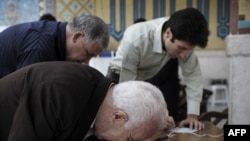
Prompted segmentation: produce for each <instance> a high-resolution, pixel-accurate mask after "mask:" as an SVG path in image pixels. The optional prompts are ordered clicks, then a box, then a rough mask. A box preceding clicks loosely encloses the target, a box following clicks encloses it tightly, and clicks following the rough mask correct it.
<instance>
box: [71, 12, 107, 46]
mask: <svg viewBox="0 0 250 141" xmlns="http://www.w3.org/2000/svg"><path fill="white" fill-rule="evenodd" d="M68 24H69V27H70V29H71V30H73V31H81V32H83V33H84V37H85V38H84V39H85V40H86V41H87V42H95V41H100V42H101V43H102V45H103V48H104V49H106V48H108V44H109V31H108V26H107V25H106V24H105V22H104V21H103V20H102V19H101V18H99V17H97V16H94V15H85V16H81V17H75V18H74V19H73V20H72V21H71V22H69V23H68Z"/></svg>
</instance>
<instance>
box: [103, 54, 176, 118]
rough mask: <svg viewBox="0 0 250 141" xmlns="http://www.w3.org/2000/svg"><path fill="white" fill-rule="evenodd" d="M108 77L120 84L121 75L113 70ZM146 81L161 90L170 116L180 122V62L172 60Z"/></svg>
mask: <svg viewBox="0 0 250 141" xmlns="http://www.w3.org/2000/svg"><path fill="white" fill-rule="evenodd" d="M106 77H108V78H111V79H112V80H113V81H114V82H119V74H117V73H115V72H114V71H112V70H111V69H108V72H107V75H106ZM145 81H147V82H150V83H151V84H153V85H155V86H157V87H158V88H159V89H160V90H161V92H162V93H163V96H164V99H165V101H166V102H167V107H168V111H169V115H171V116H173V118H174V120H179V118H178V101H179V92H180V83H179V81H180V80H179V76H178V60H177V59H171V60H170V61H168V62H167V63H166V65H165V66H164V67H163V68H162V69H161V70H160V71H159V72H158V73H157V74H156V75H155V76H154V77H152V78H150V79H148V80H145Z"/></svg>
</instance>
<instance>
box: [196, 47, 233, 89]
mask: <svg viewBox="0 0 250 141" xmlns="http://www.w3.org/2000/svg"><path fill="white" fill-rule="evenodd" d="M195 53H196V55H197V57H198V60H199V62H200V67H201V71H202V75H203V85H204V88H206V89H210V90H211V85H210V82H211V80H212V79H226V80H227V81H228V80H229V58H228V56H227V55H226V51H225V50H217V51H216V50H214V51H206V50H204V51H196V52H195Z"/></svg>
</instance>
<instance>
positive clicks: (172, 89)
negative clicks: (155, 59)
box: [146, 59, 180, 121]
mask: <svg viewBox="0 0 250 141" xmlns="http://www.w3.org/2000/svg"><path fill="white" fill-rule="evenodd" d="M146 81H147V82H150V83H151V84H153V85H155V86H157V87H158V88H159V89H160V90H161V92H162V93H163V96H164V99H165V101H166V102H167V107H168V111H169V115H171V116H173V118H174V120H177V121H178V120H179V117H178V102H179V92H180V79H179V76H178V60H177V59H171V60H170V61H168V62H167V63H166V65H165V66H164V67H163V68H162V69H161V70H160V71H159V72H158V73H157V74H156V75H155V76H154V77H152V78H151V79H148V80H146Z"/></svg>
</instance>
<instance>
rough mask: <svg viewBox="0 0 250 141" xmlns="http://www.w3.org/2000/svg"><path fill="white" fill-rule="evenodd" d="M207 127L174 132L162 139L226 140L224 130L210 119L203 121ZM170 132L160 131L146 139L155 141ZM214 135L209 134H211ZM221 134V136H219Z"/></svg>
mask: <svg viewBox="0 0 250 141" xmlns="http://www.w3.org/2000/svg"><path fill="white" fill-rule="evenodd" d="M203 123H204V124H205V129H203V130H200V131H197V132H194V133H195V135H194V134H192V133H173V134H170V135H172V136H171V137H170V138H168V139H166V140H162V141H224V134H223V133H224V132H223V130H221V129H219V128H218V127H216V126H215V125H214V124H213V123H211V122H209V121H203ZM166 134H169V131H159V132H157V133H156V134H155V135H153V136H152V137H151V138H150V139H148V140H146V141H155V139H156V138H159V137H162V136H164V135H166ZM208 134H209V135H212V136H209V135H208ZM218 135H219V136H218Z"/></svg>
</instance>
